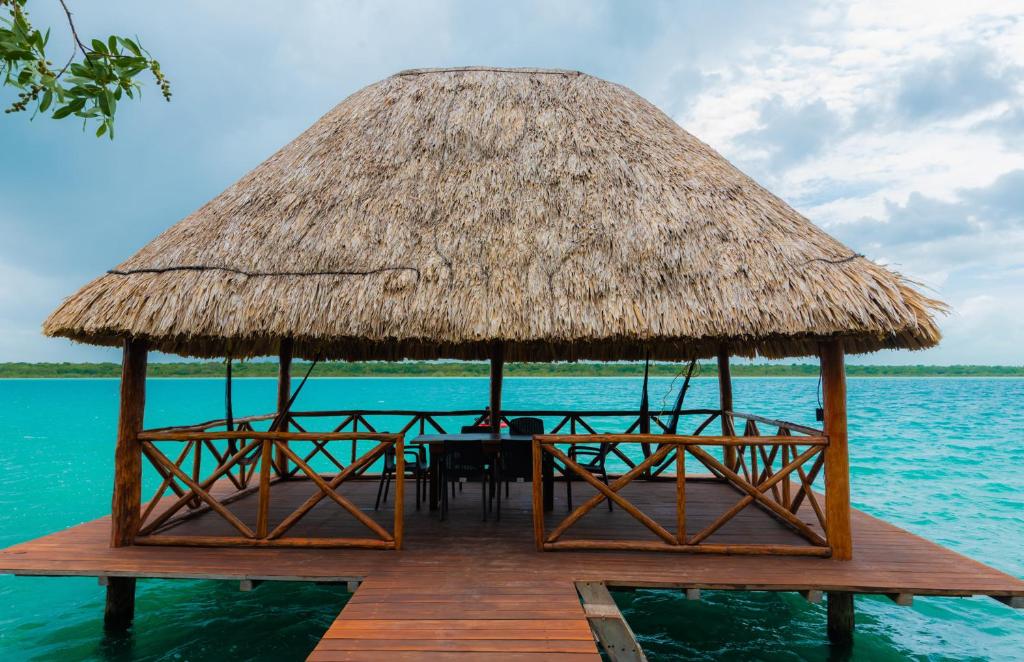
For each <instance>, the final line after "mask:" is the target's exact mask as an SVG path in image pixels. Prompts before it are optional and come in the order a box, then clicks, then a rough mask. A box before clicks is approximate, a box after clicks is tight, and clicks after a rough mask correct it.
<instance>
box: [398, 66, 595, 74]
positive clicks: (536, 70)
mask: <svg viewBox="0 0 1024 662" xmlns="http://www.w3.org/2000/svg"><path fill="white" fill-rule="evenodd" d="M456 71H489V72H492V73H497V74H554V75H561V76H587V75H589V74H585V73H583V72H582V71H579V70H576V69H545V68H540V67H493V66H484V65H470V66H465V67H425V68H421V69H403V70H402V71H399V72H398V73H396V74H394V77H398V76H420V75H423V74H439V73H446V72H456Z"/></svg>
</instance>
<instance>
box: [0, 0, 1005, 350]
mask: <svg viewBox="0 0 1024 662" xmlns="http://www.w3.org/2000/svg"><path fill="white" fill-rule="evenodd" d="M68 4H69V5H70V7H71V8H72V10H73V11H75V16H76V23H77V26H78V30H79V32H80V33H81V34H82V35H83V36H86V37H88V38H91V37H93V36H106V35H109V34H111V33H117V34H124V35H138V37H139V39H140V40H141V42H142V43H143V45H144V46H145V47H146V48H148V49H149V50H150V51H151V52H152V53H153V55H154V56H155V57H156V58H157V59H159V60H160V62H161V65H162V68H163V71H164V72H165V73H166V75H167V76H168V78H169V79H170V80H171V83H172V87H173V92H174V97H173V101H172V102H171V103H165V102H164V101H163V100H162V99H161V98H160V96H159V94H158V91H157V90H156V88H155V87H154V86H153V84H152V81H149V80H145V81H144V82H145V84H146V87H145V90H144V93H143V100H142V102H140V103H121V104H120V105H119V108H118V118H117V137H116V140H114V141H113V142H111V141H108V140H106V139H102V140H101V139H96V138H95V137H94V136H93V132H92V131H86V132H83V131H82V130H81V125H80V124H78V123H76V122H73V121H68V120H63V121H54V120H49V119H46V118H41V117H40V118H36V119H35V120H34V121H32V122H29V121H28V116H27V115H0V195H2V200H3V204H2V205H0V361H91V360H118V359H119V353H118V352H117V351H114V350H110V349H104V348H96V347H91V346H87V345H79V344H73V343H71V342H69V341H65V340H60V339H48V338H44V337H43V336H42V334H41V332H40V325H41V324H42V321H43V320H44V319H45V317H46V316H47V315H48V314H49V312H50V311H52V310H53V309H54V308H55V307H56V306H57V305H58V304H59V303H60V301H61V300H62V299H63V298H64V297H66V296H68V295H70V294H72V293H73V292H74V291H75V290H76V289H77V288H79V287H80V286H82V285H83V284H85V283H86V282H88V281H89V280H91V279H92V278H94V277H96V276H97V275H99V274H101V273H102V272H104V271H105V270H107V269H109V268H111V267H113V266H114V265H116V264H117V263H119V262H121V261H122V260H123V259H125V258H126V257H128V256H129V255H130V254H132V253H133V252H135V251H136V250H137V249H138V248H140V247H141V246H142V245H144V244H145V243H146V242H147V241H149V240H150V239H152V238H153V237H155V236H156V235H157V234H158V233H159V232H160V231H161V230H163V229H164V228H166V227H168V226H169V225H171V224H173V223H175V222H177V221H178V220H180V219H181V218H183V217H184V216H186V215H187V214H188V213H190V212H191V211H193V210H194V209H196V208H197V207H199V206H200V205H202V204H203V203H204V202H206V201H207V200H209V199H210V198H212V197H213V196H215V195H216V194H218V193H220V192H221V191H222V190H223V189H225V188H226V187H227V186H229V185H230V184H231V183H233V182H234V181H236V180H237V179H238V178H240V177H241V176H242V175H243V174H245V173H246V172H247V171H249V170H250V169H252V168H253V167H255V166H256V165H258V164H259V163H260V162H261V161H263V160H264V159H265V158H267V157H268V156H270V155H271V154H272V153H273V152H274V151H276V150H277V149H278V148H279V147H281V146H282V145H284V144H285V143H286V142H288V141H290V140H291V139H292V138H293V137H295V136H296V135H298V134H299V133H300V132H301V131H302V130H303V129H305V128H306V127H308V126H309V125H310V124H312V123H313V122H314V121H316V119H317V118H319V117H320V116H321V115H323V114H324V113H325V112H327V111H328V110H329V109H330V108H332V107H333V106H334V105H336V104H337V103H338V102H340V101H341V100H342V99H344V98H345V97H347V96H348V95H350V94H352V93H353V92H355V91H356V90H358V89H360V88H362V87H364V86H366V85H368V84H370V83H372V82H374V81H376V80H379V79H381V78H385V77H387V76H389V75H390V74H392V73H395V72H397V71H400V70H402V69H407V68H418V67H433V66H460V65H492V66H536V67H551V68H564V69H578V70H581V71H584V72H586V73H589V74H593V75H595V76H598V77H601V78H605V79H608V80H611V81H614V82H617V83H621V84H624V85H626V86H628V87H630V88H632V89H633V90H635V91H636V92H638V93H639V94H640V95H642V96H644V97H646V98H647V99H649V100H650V101H652V102H653V103H654V104H655V105H657V106H658V107H659V108H661V109H662V110H663V111H664V112H666V113H667V114H668V115H669V116H671V117H672V118H673V119H674V120H675V121H677V122H678V123H679V124H680V125H681V126H683V127H684V128H685V129H687V130H688V131H690V132H691V133H693V134H694V135H696V136H697V137H698V138H700V139H702V140H703V141H705V142H707V143H708V144H710V145H711V146H712V147H713V148H715V149H716V150H718V151H719V152H721V153H722V154H723V155H724V156H725V157H726V158H728V159H729V160H730V161H731V162H732V163H734V164H735V165H736V166H737V167H739V168H740V169H741V170H743V171H744V172H746V173H747V174H749V175H750V176H752V177H753V178H754V179H755V180H757V181H758V182H760V183H761V184H762V185H764V186H766V187H767V188H768V189H770V190H771V191H773V192H774V193H775V194H777V195H779V196H780V197H781V198H782V199H784V200H786V201H787V202H788V203H789V204H790V205H792V206H793V207H795V208H796V209H797V210H799V211H800V212H801V213H803V214H804V215H806V216H807V217H808V218H810V219H811V220H812V221H813V222H815V223H817V224H818V225H820V226H821V227H823V228H825V229H826V230H827V231H829V232H831V233H832V234H833V235H835V236H836V237H838V238H839V239H841V240H842V241H844V242H845V243H846V244H847V245H848V246H850V247H851V248H852V249H853V250H855V251H858V252H861V253H864V254H866V255H867V256H868V257H870V258H871V259H874V260H876V261H878V262H879V263H881V264H884V265H886V266H888V267H889V268H891V269H894V270H896V271H898V272H900V273H901V274H903V275H905V276H906V277H908V278H910V279H912V280H914V281H915V282H917V283H919V287H920V288H921V289H922V290H923V291H925V292H926V293H927V294H929V295H931V296H933V297H937V298H939V299H941V300H943V301H945V302H946V303H948V304H949V305H950V307H951V313H950V314H949V315H948V316H946V317H943V318H941V319H940V320H939V323H940V326H941V327H942V330H943V333H944V335H945V339H944V341H943V342H942V344H941V345H940V346H939V347H937V348H934V349H930V350H927V351H924V352H881V353H877V354H871V355H867V356H863V357H857V359H856V361H858V362H860V363H898V364H906V363H910V364H917V363H933V364H952V363H979V364H1014V365H1021V364H1024V312H1022V311H1024V287H1022V283H1024V104H1022V101H1024V20H1022V17H1024V2H1005V1H1004V2H987V1H985V0H972V1H971V2H961V1H950V0H946V1H936V0H928V1H924V2H921V1H917V0H914V1H909V0H908V1H901V2H822V3H815V2H787V1H776V2H771V3H766V2H756V1H753V2H743V1H740V2H726V1H721V2H703V3H696V2H645V3H640V2H625V1H623V2H616V1H611V0H605V1H601V0H588V1H585V2H584V1H580V2H573V1H568V0H563V1H558V2H554V1H552V0H546V1H538V2H493V3H488V2H460V1H454V0H450V1H442V0H438V1H434V2H430V1H421V0H409V1H407V2H399V1H393V2H384V1H374V2H328V1H312V0H311V1H308V2H302V1H299V0H296V1H295V2H289V3H281V2H264V1H262V0H247V1H245V2H241V1H230V0H219V1H218V2H200V1H198V0H194V1H182V2H160V3H142V2H122V1H113V0H107V1H105V2H103V3H88V2H85V1H84V0H69V3H68ZM28 8H29V10H30V16H31V18H32V20H33V22H34V23H35V24H36V25H37V26H44V25H51V26H52V27H53V36H52V37H51V50H52V53H53V55H54V56H57V57H53V58H52V59H53V60H54V61H57V60H58V59H59V58H60V57H63V56H65V55H66V53H67V52H68V49H69V48H70V35H69V34H68V33H67V30H66V27H65V24H64V23H63V22H62V21H63V17H62V15H61V14H59V13H58V11H59V8H58V4H57V3H56V1H55V0H53V1H51V0H30V2H29V3H28ZM63 43H66V46H65V50H63V51H62V44H63ZM13 97H14V93H13V92H12V91H11V90H10V89H6V88H0V103H3V105H4V106H5V107H6V106H7V105H8V104H9V102H10V101H11V100H12V99H13Z"/></svg>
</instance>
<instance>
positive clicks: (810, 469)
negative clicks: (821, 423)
mask: <svg viewBox="0 0 1024 662" xmlns="http://www.w3.org/2000/svg"><path fill="white" fill-rule="evenodd" d="M724 415H726V416H728V417H729V418H730V421H731V419H732V418H734V417H735V418H741V419H743V420H745V421H746V424H745V428H744V433H743V435H742V436H732V435H730V436H698V435H577V436H571V435H569V436H567V435H538V436H535V437H534V441H533V444H534V447H533V467H534V476H533V481H534V483H533V525H534V540H535V543H536V546H537V549H538V550H540V551H550V550H561V549H576V550H580V549H607V550H623V549H632V550H642V551H674V552H709V553H726V554H787V555H810V556H828V555H829V554H830V553H831V549H830V547H829V544H828V540H827V533H826V532H827V530H828V529H827V526H826V521H825V516H824V513H823V511H822V509H821V507H820V505H819V503H818V498H817V496H816V495H815V492H814V489H813V484H814V480H815V478H816V477H817V476H818V475H819V473H820V472H821V469H822V467H823V462H824V457H825V456H824V450H825V448H826V447H827V446H828V439H827V438H826V437H825V436H824V435H822V434H821V433H820V432H819V431H817V430H813V429H811V428H806V427H803V426H798V425H794V424H790V423H784V422H780V421H772V420H771V419H766V418H763V417H758V416H753V415H747V414H737V413H735V412H725V413H724ZM758 422H761V423H762V424H764V423H768V424H776V423H778V424H779V426H778V430H777V432H776V434H774V435H772V436H760V431H759V429H758V425H757V424H758ZM705 427H706V426H705ZM794 433H797V434H794ZM575 443H583V444H596V443H608V444H611V448H612V449H616V448H618V447H619V446H621V445H623V444H631V443H633V444H649V445H650V446H651V447H653V448H654V449H655V450H654V451H653V452H651V453H650V454H649V455H647V456H646V457H645V458H644V459H643V461H641V462H639V463H637V464H635V465H634V466H632V467H631V468H630V469H629V470H628V471H627V472H626V473H624V474H622V475H621V476H618V477H617V478H614V480H613V481H612V482H611V483H610V484H609V485H605V484H604V483H602V482H601V481H600V480H598V479H597V478H596V477H595V476H594V475H593V474H592V473H590V472H589V471H588V470H587V469H585V468H583V467H582V466H580V465H579V464H578V463H577V462H575V461H574V460H573V459H572V458H571V457H570V456H569V454H567V453H566V452H564V451H563V450H562V449H560V448H559V447H558V446H559V445H562V446H565V445H571V444H575ZM714 447H719V448H721V449H722V451H723V452H722V453H721V455H722V456H723V457H726V458H728V457H730V456H731V457H734V458H735V459H734V460H733V461H732V462H731V463H730V462H729V461H728V460H719V459H718V458H717V457H715V456H714V455H713V454H712V453H710V452H708V450H707V449H708V448H714ZM728 448H731V449H733V450H734V451H735V452H734V453H730V454H727V453H725V452H724V451H725V449H728ZM543 453H547V454H549V455H551V456H552V457H553V458H555V460H557V461H558V462H559V463H560V464H561V465H562V467H563V468H564V471H565V472H568V473H571V474H572V477H573V478H574V479H577V480H582V481H584V482H586V483H588V484H589V485H590V486H592V487H593V488H594V489H595V490H596V491H597V494H595V495H594V496H593V497H591V498H590V499H588V500H587V501H586V502H584V503H583V504H581V505H580V506H579V507H577V508H576V509H575V510H573V511H572V512H571V513H570V514H569V516H568V517H566V518H565V519H564V520H562V522H560V523H559V524H558V525H557V526H555V528H554V529H553V530H552V531H551V532H550V533H546V532H545V523H544V510H543V504H542V501H541V500H542V493H541V488H540V469H541V463H542V454H543ZM688 457H689V458H693V459H694V460H696V461H697V462H698V463H699V464H700V465H701V466H703V467H704V468H705V469H706V470H707V471H709V472H710V474H711V476H710V478H712V479H714V480H718V481H721V482H724V483H725V484H727V485H729V486H730V487H732V488H734V489H735V490H736V491H737V492H738V493H739V494H740V499H739V500H738V501H737V502H736V503H735V504H734V505H733V506H732V507H730V508H728V509H727V510H726V511H725V512H724V513H722V514H721V515H720V516H719V517H718V518H716V519H715V520H714V521H713V522H711V523H710V524H708V525H707V526H705V527H704V528H702V529H701V530H699V531H696V532H693V533H690V532H689V531H688V530H687V518H686V486H687V480H686V478H687V470H686V464H687V463H686V460H687V458H688ZM669 469H672V470H674V471H673V473H674V475H672V476H669V477H667V478H666V477H665V474H666V472H667V470H669ZM658 476H662V478H663V479H666V480H669V481H671V482H673V483H674V486H675V490H674V492H675V499H674V500H675V514H676V517H675V522H674V528H675V531H674V532H673V531H670V530H669V529H667V528H665V526H663V525H662V524H660V523H658V522H657V521H655V520H654V519H653V518H652V517H650V516H649V515H647V514H645V513H644V512H643V511H642V510H641V509H640V508H638V507H637V506H636V505H635V504H634V503H632V502H630V501H629V500H628V499H627V498H625V497H624V496H623V495H622V494H621V492H622V490H623V488H625V487H626V486H627V485H629V484H630V483H632V482H633V481H634V480H638V479H639V480H643V479H650V478H653V477H658ZM691 480H692V478H691ZM606 500H611V501H612V502H614V503H615V504H616V505H617V506H619V507H620V508H621V509H622V510H623V511H625V512H626V513H628V514H629V515H630V516H632V517H633V518H635V519H636V520H637V521H638V522H640V523H641V524H642V525H643V526H644V527H645V528H646V529H648V530H649V531H650V533H651V534H653V536H654V538H655V539H654V540H650V541H644V540H606V539H601V540H593V539H581V540H563V539H562V538H563V535H564V534H565V533H566V532H567V531H568V530H569V529H570V528H571V527H572V526H573V525H575V524H576V523H577V522H579V521H580V520H581V519H582V518H583V517H584V516H585V515H587V513H589V512H590V511H592V510H593V509H594V508H595V507H597V506H598V505H599V504H601V503H603V502H604V501H606ZM805 501H806V502H808V503H809V504H811V507H812V510H813V512H814V514H815V517H816V518H817V523H818V529H817V530H815V528H812V527H811V526H809V525H808V524H806V523H805V522H804V521H803V519H801V517H800V516H799V511H800V508H801V505H802V504H803V503H804V502H805ZM751 505H756V506H757V507H760V508H761V509H763V510H764V511H765V512H767V513H768V514H769V515H771V516H772V517H774V518H775V519H777V520H779V521H780V522H782V523H783V524H784V525H786V526H787V527H788V528H790V529H792V530H793V531H794V532H796V533H797V534H798V535H799V536H800V537H801V538H803V539H804V540H805V541H806V542H807V543H808V544H806V545H788V544H787V545H780V544H754V543H750V544H715V543H710V542H708V538H710V537H711V536H712V535H713V534H715V533H716V532H717V531H719V530H720V529H721V528H722V527H723V526H724V525H725V524H726V523H728V522H729V521H730V520H732V519H733V518H734V517H736V515H737V514H738V513H740V512H741V511H742V510H744V509H745V508H747V507H748V506H751ZM819 531H820V533H819Z"/></svg>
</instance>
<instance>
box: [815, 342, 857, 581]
mask: <svg viewBox="0 0 1024 662" xmlns="http://www.w3.org/2000/svg"><path fill="white" fill-rule="evenodd" d="M843 359H844V357H843V346H842V344H841V343H840V341H838V340H830V341H828V342H824V343H821V385H822V398H823V400H824V405H825V434H826V435H827V436H828V447H826V448H825V523H826V526H827V528H828V543H829V546H830V547H831V548H832V558H834V559H837V560H840V561H848V560H850V559H852V558H853V535H852V532H851V530H850V456H849V451H848V449H847V431H846V370H845V367H844V364H843V363H844V361H843Z"/></svg>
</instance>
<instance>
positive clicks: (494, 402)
mask: <svg viewBox="0 0 1024 662" xmlns="http://www.w3.org/2000/svg"><path fill="white" fill-rule="evenodd" d="M504 375H505V345H504V344H502V343H501V342H494V343H492V344H491V431H492V432H495V433H498V432H501V380H502V378H503V377H504Z"/></svg>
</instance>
